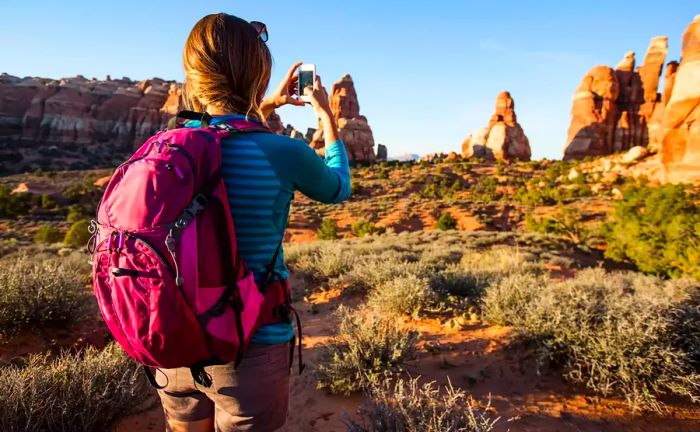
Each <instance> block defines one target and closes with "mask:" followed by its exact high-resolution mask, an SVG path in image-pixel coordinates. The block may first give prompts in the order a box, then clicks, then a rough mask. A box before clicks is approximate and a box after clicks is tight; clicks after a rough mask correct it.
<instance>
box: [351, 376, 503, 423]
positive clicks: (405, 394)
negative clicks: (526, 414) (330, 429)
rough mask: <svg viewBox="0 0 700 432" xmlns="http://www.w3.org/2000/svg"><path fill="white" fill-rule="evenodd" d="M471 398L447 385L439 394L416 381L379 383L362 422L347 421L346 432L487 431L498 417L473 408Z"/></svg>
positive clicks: (364, 408)
mask: <svg viewBox="0 0 700 432" xmlns="http://www.w3.org/2000/svg"><path fill="white" fill-rule="evenodd" d="M474 405H475V403H474V401H473V399H472V397H471V396H469V395H468V394H466V393H465V392H464V391H463V390H460V389H456V388H454V387H452V384H449V385H448V386H447V387H446V388H445V389H444V391H440V389H439V387H437V386H436V385H435V384H434V383H432V382H430V383H426V384H423V385H419V384H418V379H415V378H414V379H411V380H408V381H404V380H403V379H397V380H395V381H394V382H390V381H382V382H381V383H379V384H377V385H374V386H372V388H371V390H370V398H369V401H368V402H366V403H365V404H364V405H362V406H361V407H360V410H359V413H360V415H361V416H362V417H363V419H362V420H361V421H356V420H352V419H351V420H348V421H347V423H346V424H347V430H348V432H488V431H491V430H493V427H494V425H495V424H496V422H498V420H499V419H498V418H496V419H492V418H491V417H490V416H489V415H487V414H486V412H487V410H488V408H489V407H488V406H486V407H485V409H483V410H481V409H477V408H474Z"/></svg>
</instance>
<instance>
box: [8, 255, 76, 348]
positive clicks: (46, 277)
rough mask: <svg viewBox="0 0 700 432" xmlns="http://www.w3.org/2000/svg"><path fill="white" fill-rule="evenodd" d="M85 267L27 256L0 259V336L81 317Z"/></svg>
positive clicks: (62, 261) (63, 322) (73, 263)
mask: <svg viewBox="0 0 700 432" xmlns="http://www.w3.org/2000/svg"><path fill="white" fill-rule="evenodd" d="M88 272H89V268H80V266H79V265H77V263H76V262H75V260H71V259H68V258H61V259H59V258H44V257H37V256H30V255H27V254H20V255H16V256H15V255H12V256H8V257H5V258H3V259H2V260H0V334H12V333H15V332H17V331H19V330H22V329H25V328H33V327H43V326H50V325H51V326H56V325H64V324H67V323H70V322H74V321H77V320H80V319H82V318H85V316H86V299H87V298H88V290H87V289H86V288H85V286H86V284H87V282H88V280H87V279H88V278H87V273H88Z"/></svg>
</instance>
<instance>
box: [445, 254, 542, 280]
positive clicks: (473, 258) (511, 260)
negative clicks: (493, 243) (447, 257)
mask: <svg viewBox="0 0 700 432" xmlns="http://www.w3.org/2000/svg"><path fill="white" fill-rule="evenodd" d="M459 265H460V267H461V268H462V269H463V270H465V271H468V272H470V273H472V274H473V275H475V277H477V278H478V279H480V280H483V281H484V282H483V284H484V285H488V284H490V283H492V282H494V281H496V280H499V279H502V278H504V277H506V276H508V275H510V274H513V273H537V272H540V271H541V265H540V264H539V263H538V262H537V260H536V257H535V256H534V255H532V254H530V253H528V252H526V251H524V250H521V249H520V248H517V247H509V246H498V247H492V248H491V249H487V250H476V249H467V250H465V251H464V253H463V254H462V258H461V260H460V263H459Z"/></svg>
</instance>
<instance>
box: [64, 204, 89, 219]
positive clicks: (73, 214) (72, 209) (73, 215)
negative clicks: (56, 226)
mask: <svg viewBox="0 0 700 432" xmlns="http://www.w3.org/2000/svg"><path fill="white" fill-rule="evenodd" d="M82 219H86V217H85V211H84V210H83V208H82V207H81V206H79V205H77V204H71V205H70V206H68V213H67V214H66V222H70V223H75V222H78V221H79V220H82Z"/></svg>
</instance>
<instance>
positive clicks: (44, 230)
mask: <svg viewBox="0 0 700 432" xmlns="http://www.w3.org/2000/svg"><path fill="white" fill-rule="evenodd" d="M62 238H63V234H61V232H60V231H59V230H58V229H57V228H56V227H55V226H53V225H52V224H50V223H45V224H42V225H41V226H40V227H39V228H38V229H37V230H36V232H35V233H34V243H57V242H60V241H61V239H62Z"/></svg>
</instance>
